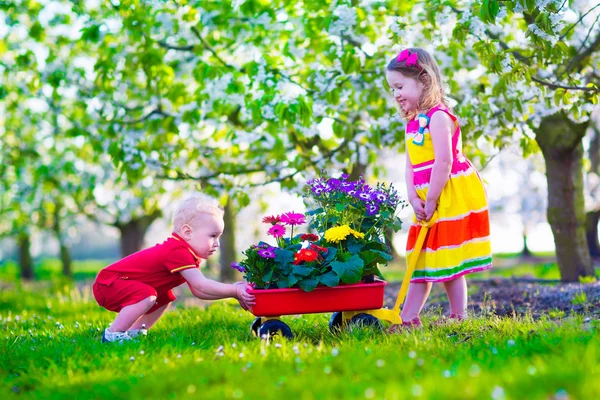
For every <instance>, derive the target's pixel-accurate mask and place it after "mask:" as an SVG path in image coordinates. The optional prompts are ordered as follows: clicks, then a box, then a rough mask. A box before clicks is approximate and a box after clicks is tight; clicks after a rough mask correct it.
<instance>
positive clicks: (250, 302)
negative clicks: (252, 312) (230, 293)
mask: <svg viewBox="0 0 600 400" xmlns="http://www.w3.org/2000/svg"><path fill="white" fill-rule="evenodd" d="M233 286H234V287H235V298H236V299H237V301H239V302H240V306H242V308H243V309H244V310H249V309H251V308H252V307H254V305H255V304H256V302H255V301H254V300H255V298H254V296H253V295H251V294H250V293H248V291H247V290H248V284H247V283H246V282H236V283H234V284H233Z"/></svg>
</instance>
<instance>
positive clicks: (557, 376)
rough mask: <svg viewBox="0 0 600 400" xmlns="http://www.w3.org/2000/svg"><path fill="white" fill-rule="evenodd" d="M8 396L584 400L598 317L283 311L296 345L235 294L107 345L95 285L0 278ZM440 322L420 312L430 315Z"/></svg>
mask: <svg viewBox="0 0 600 400" xmlns="http://www.w3.org/2000/svg"><path fill="white" fill-rule="evenodd" d="M0 288H1V289H2V291H1V292H0V327H1V330H0V335H1V336H2V339H3V340H1V341H0V377H1V384H0V396H1V397H2V398H10V397H13V396H14V397H19V398H40V399H52V398H86V399H88V398H134V399H135V398H140V399H145V398H159V399H164V398H202V399H207V398H215V399H221V398H247V399H257V398H260V399H324V398H332V399H333V398H335V399H342V398H343V399H346V398H362V399H364V398H366V399H371V398H372V399H383V398H385V399H395V398H398V399H401V398H419V397H420V398H425V399H489V398H491V399H520V398H528V399H550V398H554V399H567V398H569V399H591V398H598V396H600V368H599V367H598V358H599V357H600V337H599V336H598V334H597V330H598V329H599V328H600V322H599V321H597V320H589V319H587V318H584V317H583V316H581V317H575V318H568V319H557V320H551V319H549V318H542V319H541V320H535V321H534V320H533V319H532V318H529V317H522V318H517V319H509V318H504V319H501V318H498V317H494V316H491V315H477V316H475V317H474V318H472V319H471V320H470V321H468V322H466V323H463V324H460V325H447V326H442V327H435V328H425V329H423V330H420V331H412V332H406V333H403V334H399V335H394V336H388V335H385V334H383V333H381V332H379V331H376V330H372V329H367V328H361V329H353V330H351V331H348V332H344V333H342V334H339V335H333V334H331V333H330V332H329V331H328V328H327V321H328V317H329V314H316V315H302V316H295V317H291V316H290V317H283V320H284V321H286V322H287V323H288V324H289V325H290V326H291V327H292V329H293V330H294V333H295V334H296V338H295V339H294V340H292V341H289V342H288V341H286V340H278V339H275V340H273V341H269V342H266V341H260V340H258V339H255V338H254V337H252V336H251V335H250V334H249V325H250V324H251V322H252V320H253V316H252V315H251V314H249V313H247V312H245V311H243V310H241V309H240V308H239V307H238V306H237V305H236V304H235V303H234V302H228V301H220V302H215V303H213V304H212V305H211V306H209V307H207V308H198V307H190V308H183V307H182V306H181V304H180V306H179V307H176V308H174V309H173V310H171V311H170V312H168V313H167V314H166V315H165V317H164V318H163V320H161V321H160V322H159V323H158V324H157V326H156V327H155V328H154V329H152V330H150V332H149V335H148V336H147V337H144V338H142V339H141V340H140V341H139V342H136V343H126V344H123V345H118V344H113V343H111V344H102V343H101V342H100V335H101V330H102V329H103V328H104V327H106V326H107V324H109V322H110V321H111V319H112V317H113V314H112V313H110V312H108V311H104V310H102V309H100V308H99V307H98V306H97V305H96V304H95V302H94V301H93V298H92V297H91V293H90V289H89V286H86V285H79V287H78V288H77V287H74V286H72V285H60V286H57V284H56V283H50V284H44V285H40V284H31V285H25V286H20V285H16V286H8V285H6V284H4V285H3V286H0ZM435 318H437V316H434V315H425V316H424V322H425V323H426V325H429V323H430V322H432V320H434V319H435Z"/></svg>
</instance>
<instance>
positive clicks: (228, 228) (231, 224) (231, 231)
mask: <svg viewBox="0 0 600 400" xmlns="http://www.w3.org/2000/svg"><path fill="white" fill-rule="evenodd" d="M224 219H225V231H223V235H222V236H221V257H220V260H219V261H220V263H219V264H220V279H221V281H222V282H231V281H234V280H235V279H236V275H237V274H236V270H234V269H233V268H231V263H232V262H234V261H235V210H234V207H233V205H232V204H231V200H228V201H227V204H226V205H225V216H224Z"/></svg>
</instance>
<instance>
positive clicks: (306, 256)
mask: <svg viewBox="0 0 600 400" xmlns="http://www.w3.org/2000/svg"><path fill="white" fill-rule="evenodd" d="M317 258H319V253H317V252H316V251H314V250H310V249H302V250H300V251H298V252H297V253H296V254H294V264H295V265H298V264H300V263H301V262H303V261H306V262H313V261H315V260H316V259H317Z"/></svg>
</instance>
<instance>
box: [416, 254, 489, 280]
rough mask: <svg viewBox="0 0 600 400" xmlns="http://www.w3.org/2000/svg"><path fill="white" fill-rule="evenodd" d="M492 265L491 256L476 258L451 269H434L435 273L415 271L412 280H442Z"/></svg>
mask: <svg viewBox="0 0 600 400" xmlns="http://www.w3.org/2000/svg"><path fill="white" fill-rule="evenodd" d="M491 263H492V256H489V257H486V258H478V259H475V260H468V261H464V262H463V263H461V264H460V265H458V266H456V267H451V268H444V269H436V270H435V271H431V270H429V271H427V270H416V271H415V272H414V273H413V278H443V277H445V276H452V275H456V274H457V273H459V272H462V271H464V270H469V269H472V268H477V267H481V266H483V265H486V264H491Z"/></svg>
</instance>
